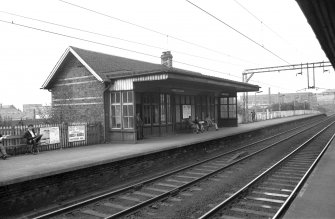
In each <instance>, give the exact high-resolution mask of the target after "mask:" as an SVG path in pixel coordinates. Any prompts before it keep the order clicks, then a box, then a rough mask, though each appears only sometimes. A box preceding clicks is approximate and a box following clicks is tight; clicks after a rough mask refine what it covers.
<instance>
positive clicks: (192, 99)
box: [191, 96, 194, 105]
mask: <svg viewBox="0 0 335 219" xmlns="http://www.w3.org/2000/svg"><path fill="white" fill-rule="evenodd" d="M191 104H192V105H194V96H191Z"/></svg>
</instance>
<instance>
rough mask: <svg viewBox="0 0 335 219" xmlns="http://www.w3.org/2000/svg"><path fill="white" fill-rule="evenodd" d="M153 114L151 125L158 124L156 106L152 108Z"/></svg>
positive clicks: (157, 109)
mask: <svg viewBox="0 0 335 219" xmlns="http://www.w3.org/2000/svg"><path fill="white" fill-rule="evenodd" d="M153 112H154V116H153V121H152V123H156V124H157V123H158V121H159V108H158V105H154V106H153Z"/></svg>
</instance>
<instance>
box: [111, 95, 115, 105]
mask: <svg viewBox="0 0 335 219" xmlns="http://www.w3.org/2000/svg"><path fill="white" fill-rule="evenodd" d="M111 103H115V93H111Z"/></svg>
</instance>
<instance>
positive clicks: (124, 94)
mask: <svg viewBox="0 0 335 219" xmlns="http://www.w3.org/2000/svg"><path fill="white" fill-rule="evenodd" d="M122 101H123V102H124V103H127V91H123V92H122Z"/></svg>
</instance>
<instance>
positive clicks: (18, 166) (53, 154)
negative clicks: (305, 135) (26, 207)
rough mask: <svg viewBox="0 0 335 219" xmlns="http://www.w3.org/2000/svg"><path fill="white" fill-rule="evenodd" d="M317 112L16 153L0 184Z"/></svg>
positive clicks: (0, 165) (4, 164)
mask: <svg viewBox="0 0 335 219" xmlns="http://www.w3.org/2000/svg"><path fill="white" fill-rule="evenodd" d="M314 115H315V114H314ZM314 115H300V116H294V117H285V118H279V119H273V120H265V121H259V122H254V123H248V124H239V126H238V127H227V128H220V129H219V130H218V131H215V130H213V131H208V132H204V133H201V134H195V133H186V134H175V135H172V136H171V135H169V136H164V137H152V138H149V139H144V140H141V141H139V142H138V143H136V144H133V143H132V144H126V143H110V144H98V145H89V146H81V147H75V148H68V149H60V150H54V151H46V152H41V153H40V154H38V155H22V156H13V157H10V158H8V159H7V160H0V186H4V185H9V184H13V183H18V182H23V181H27V180H31V179H36V178H41V177H45V176H50V175H54V174H58V173H63V172H67V171H73V170H77V169H82V168H87V167H90V166H95V165H100V164H105V163H109V162H113V161H118V160H123V159H127V158H132V157H137V156H141V155H145V154H150V153H155V152H159V151H163V150H169V149H172V148H178V147H183V146H187V145H191V144H196V143H200V142H204V141H208V140H212V139H217V138H222V137H226V136H231V135H236V134H240V133H244V132H250V131H252V130H255V129H259V128H264V127H268V126H272V125H275V124H280V123H286V122H289V121H294V120H298V119H302V118H307V117H310V116H314Z"/></svg>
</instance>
